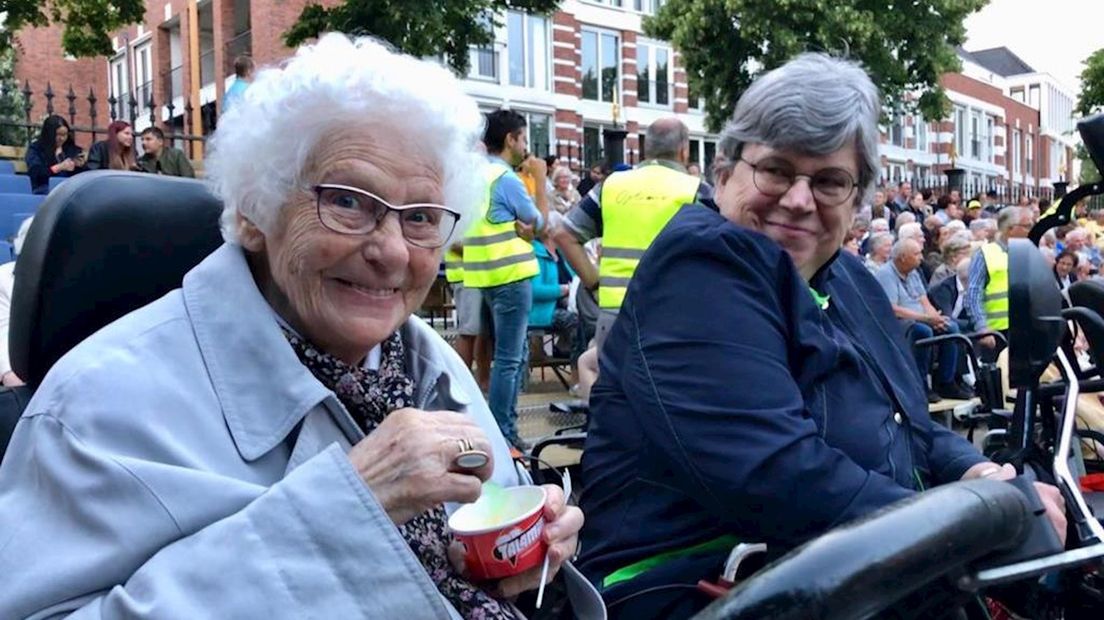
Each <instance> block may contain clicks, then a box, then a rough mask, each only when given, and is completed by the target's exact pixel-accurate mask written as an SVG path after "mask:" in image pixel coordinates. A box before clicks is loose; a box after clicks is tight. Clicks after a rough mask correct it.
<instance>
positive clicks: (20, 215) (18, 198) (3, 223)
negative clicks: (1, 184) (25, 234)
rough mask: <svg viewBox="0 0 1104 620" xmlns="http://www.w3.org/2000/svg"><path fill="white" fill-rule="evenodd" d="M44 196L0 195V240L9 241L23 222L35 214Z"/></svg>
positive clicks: (44, 198)
mask: <svg viewBox="0 0 1104 620" xmlns="http://www.w3.org/2000/svg"><path fill="white" fill-rule="evenodd" d="M44 200H46V197H45V196H36V195H34V194H4V193H0V239H7V240H10V239H12V238H13V237H15V233H16V232H18V231H19V225H20V224H22V223H23V220H25V219H27V218H28V217H30V216H32V215H34V214H35V212H36V211H38V206H39V205H41V204H42V201H44Z"/></svg>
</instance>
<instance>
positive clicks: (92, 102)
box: [88, 86, 97, 144]
mask: <svg viewBox="0 0 1104 620" xmlns="http://www.w3.org/2000/svg"><path fill="white" fill-rule="evenodd" d="M96 101H97V99H96V93H94V92H92V87H91V86H89V87H88V118H89V120H90V121H91V128H92V144H95V143H96Z"/></svg>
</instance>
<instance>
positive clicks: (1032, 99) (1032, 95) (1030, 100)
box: [1027, 84, 1042, 110]
mask: <svg viewBox="0 0 1104 620" xmlns="http://www.w3.org/2000/svg"><path fill="white" fill-rule="evenodd" d="M1041 92H1042V91H1041V89H1040V88H1039V85H1038V84H1032V85H1031V86H1030V87H1028V89H1027V105H1029V106H1031V107H1033V108H1035V109H1036V110H1038V109H1039V97H1040V93H1041Z"/></svg>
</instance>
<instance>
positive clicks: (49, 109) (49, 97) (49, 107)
mask: <svg viewBox="0 0 1104 620" xmlns="http://www.w3.org/2000/svg"><path fill="white" fill-rule="evenodd" d="M43 95H45V96H46V116H53V114H54V87H53V86H50V81H49V80H47V81H46V92H45V93H43Z"/></svg>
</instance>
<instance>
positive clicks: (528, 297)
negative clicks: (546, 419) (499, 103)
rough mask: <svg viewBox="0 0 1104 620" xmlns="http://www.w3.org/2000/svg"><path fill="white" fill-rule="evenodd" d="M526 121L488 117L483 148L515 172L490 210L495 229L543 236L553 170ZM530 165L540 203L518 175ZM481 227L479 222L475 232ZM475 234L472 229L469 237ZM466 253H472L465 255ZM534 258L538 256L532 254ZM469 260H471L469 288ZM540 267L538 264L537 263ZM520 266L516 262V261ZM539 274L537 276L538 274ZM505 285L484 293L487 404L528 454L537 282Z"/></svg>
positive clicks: (496, 187) (506, 114)
mask: <svg viewBox="0 0 1104 620" xmlns="http://www.w3.org/2000/svg"><path fill="white" fill-rule="evenodd" d="M526 133H527V132H526V123H525V117H523V116H522V115H520V114H518V113H517V112H513V111H511V110H499V111H497V112H492V113H491V114H488V115H487V128H486V130H485V132H484V134H483V144H484V145H485V146H486V148H487V158H488V160H490V162H491V163H492V164H495V163H497V164H500V165H502V166H505V167H506V168H508V169H509V170H508V171H507V172H506V173H505V174H502V175H501V176H499V177H498V178H497V179H496V180H495V181H494V182H493V184H492V185H491V195H490V205H489V206H488V207H487V211H486V219H487V221H488V222H489V223H490V224H504V223H506V222H520V223H521V224H523V225H524V227H525V228H526V229H529V228H531V229H532V231H533V232H534V233H540V232H541V231H542V230H543V228H544V222H545V218H546V216H547V213H548V211H547V209H548V207H547V195H546V193H545V179H546V177H547V173H548V169H547V166H546V164H545V163H544V161H543V160H541V159H539V158H537V157H533V156H532V155H530V154H529V144H528V137H527V135H526ZM521 165H524V166H525V168H526V170H527V172H528V173H529V174H530V175H531V176H532V177H533V180H534V181H535V188H534V189H535V192H534V194H535V201H534V198H532V197H530V196H529V192H528V191H527V190H526V189H525V184H524V183H523V182H522V180H521V179H520V178H519V177H518V176H517V174H515V173H514V169H516V168H517V167H518V166H521ZM478 227H479V223H477V224H476V225H475V226H474V227H473V230H474V229H475V228H478ZM471 234H474V233H473V232H472V231H471V230H469V235H471ZM465 254H466V253H465ZM529 256H530V257H532V254H529ZM468 261H469V258H468V256H467V255H465V258H464V269H465V285H467V273H466V272H467V270H469V269H471V268H472V266H471V265H469V264H468ZM533 261H534V266H535V261H536V259H535V258H533ZM510 262H516V261H510ZM538 271H539V268H538V269H533V271H532V273H533V275H535V274H536V273H538ZM504 279H505V280H507V281H505V282H503V283H501V284H498V283H495V284H494V285H493V286H488V287H483V288H480V291H481V292H482V294H483V302H484V303H485V304H486V305H487V306H488V307H490V311H491V316H492V318H493V323H494V332H493V333H494V338H495V343H494V362H493V363H492V365H491V385H490V393H489V394H488V397H487V400H488V404H489V405H490V408H491V412H492V413H493V414H494V416H495V420H497V421H498V424H499V428H500V429H501V430H502V434H503V435H505V437H506V439H507V440H509V441H510V442H511V443H513V444H514V446H515V447H517V448H518V449H520V450H522V451H526V450H527V449H528V447H529V446H527V445H526V444H525V442H524V441H522V439H521V438H520V437H519V436H518V434H517V426H516V421H517V396H518V390H519V389H520V387H521V384H522V383H521V379H522V373H524V372H525V370H526V368H527V367H528V366H527V364H525V363H524V362H525V359H526V358H527V356H528V351H527V349H528V347H527V342H526V339H527V333H528V332H527V328H528V324H529V311H530V309H531V308H532V305H533V294H532V282H531V281H532V277H526V278H523V279H516V277H514V276H510V275H507V276H506V277H505V278H504Z"/></svg>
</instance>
